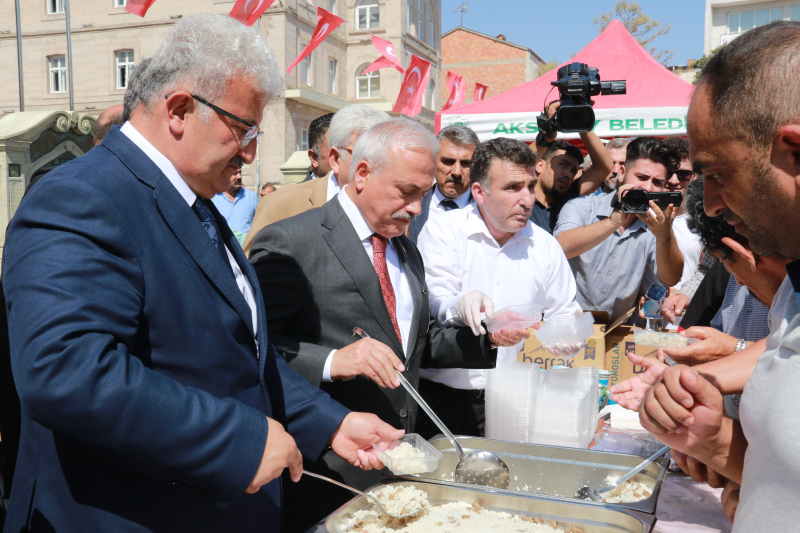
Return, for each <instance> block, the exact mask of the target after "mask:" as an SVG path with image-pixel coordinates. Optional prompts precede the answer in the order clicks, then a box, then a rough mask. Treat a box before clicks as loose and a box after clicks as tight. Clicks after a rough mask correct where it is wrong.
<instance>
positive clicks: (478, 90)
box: [473, 82, 489, 102]
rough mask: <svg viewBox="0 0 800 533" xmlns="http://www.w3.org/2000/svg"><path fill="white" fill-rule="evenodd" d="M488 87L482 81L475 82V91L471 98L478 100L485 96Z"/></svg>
mask: <svg viewBox="0 0 800 533" xmlns="http://www.w3.org/2000/svg"><path fill="white" fill-rule="evenodd" d="M488 89H489V87H487V86H486V85H484V84H482V83H478V82H475V93H474V96H473V100H474V101H475V102H480V101H481V100H483V99H484V98H486V91H487V90H488Z"/></svg>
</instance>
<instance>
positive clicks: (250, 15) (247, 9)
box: [229, 0, 275, 26]
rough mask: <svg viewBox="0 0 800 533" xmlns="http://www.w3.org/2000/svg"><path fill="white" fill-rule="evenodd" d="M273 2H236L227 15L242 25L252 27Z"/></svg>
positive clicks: (242, 0) (246, 0)
mask: <svg viewBox="0 0 800 533" xmlns="http://www.w3.org/2000/svg"><path fill="white" fill-rule="evenodd" d="M274 2H275V0H236V3H235V4H233V9H231V12H230V13H229V15H230V16H231V17H233V18H235V19H236V20H238V21H239V22H241V23H242V24H245V25H247V26H252V25H253V24H255V23H256V21H257V20H258V17H260V16H261V15H263V14H264V11H266V10H267V9H269V8H270V6H272V4H273V3H274Z"/></svg>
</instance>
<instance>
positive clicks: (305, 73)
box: [300, 45, 314, 85]
mask: <svg viewBox="0 0 800 533" xmlns="http://www.w3.org/2000/svg"><path fill="white" fill-rule="evenodd" d="M305 47H306V45H301V46H300V49H301V50H302V49H303V48H305ZM313 55H314V54H313V52H312V53H311V54H308V55H307V56H306V57H305V58H304V59H303V60H302V61H301V62H300V83H303V84H305V85H311V56H313Z"/></svg>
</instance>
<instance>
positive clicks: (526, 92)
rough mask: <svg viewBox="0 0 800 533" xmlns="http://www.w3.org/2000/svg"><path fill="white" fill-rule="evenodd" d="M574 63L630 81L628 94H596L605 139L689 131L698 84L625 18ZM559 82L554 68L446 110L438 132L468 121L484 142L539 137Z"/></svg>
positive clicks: (573, 135)
mask: <svg viewBox="0 0 800 533" xmlns="http://www.w3.org/2000/svg"><path fill="white" fill-rule="evenodd" d="M574 62H578V63H586V64H587V65H589V66H590V67H597V68H598V69H599V70H600V79H601V80H627V83H628V86H627V94H624V95H618V96H601V95H598V96H595V97H593V98H594V101H595V105H594V110H595V122H596V125H595V128H594V131H595V133H597V134H598V135H599V136H600V137H627V136H640V135H656V136H670V135H685V134H686V111H687V109H688V106H689V99H690V98H691V95H692V91H693V90H694V86H693V85H692V84H691V83H689V82H687V81H685V80H683V79H681V78H679V77H678V76H676V75H675V74H673V73H672V72H670V71H669V70H667V69H666V68H664V67H663V66H662V65H661V64H660V63H659V62H658V61H656V60H655V59H654V58H653V56H651V55H650V54H649V53H648V52H647V50H645V49H644V47H642V45H640V44H639V43H638V42H637V41H636V39H634V38H633V36H632V35H631V34H630V33H628V30H626V29H625V26H623V25H622V23H621V22H620V21H619V20H614V21H612V22H611V24H609V25H608V28H606V29H605V31H604V32H603V33H601V34H600V35H599V36H598V37H597V38H596V39H595V40H593V41H592V42H591V43H589V44H588V45H587V46H586V47H585V48H584V49H583V50H581V51H580V52H579V53H578V54H577V55H575V57H573V58H571V59H570V61H569V63H574ZM564 64H565V65H566V64H567V63H564ZM562 66H563V65H562ZM555 80H556V70H552V71H550V72H548V73H547V74H545V75H544V76H540V77H539V78H536V79H535V80H532V81H529V82H528V83H525V84H523V85H520V86H519V87H516V88H515V89H512V90H510V91H507V92H504V93H502V94H499V95H497V96H495V97H493V98H489V99H487V100H483V101H482V102H474V103H471V104H468V105H465V106H461V107H457V108H451V109H448V110H447V111H440V112H439V113H436V131H437V132H438V131H439V130H440V129H441V128H443V127H444V126H448V125H450V124H463V125H465V126H469V127H470V128H472V129H473V130H474V131H475V133H477V134H478V137H479V138H480V139H481V140H482V141H483V140H486V139H491V138H493V137H512V138H515V139H520V140H523V141H533V140H534V139H535V138H536V134H537V133H538V128H537V127H536V116H537V115H538V114H539V113H541V111H542V109H543V108H544V103H545V100H547V101H548V102H549V101H551V100H556V99H557V98H558V89H556V88H555V87H553V86H552V85H551V84H550V82H551V81H555ZM481 81H483V82H489V83H491V80H481ZM551 89H552V92H550V90H551ZM548 93H549V96H548ZM577 137H578V134H577V133H571V134H568V133H560V134H559V138H562V139H569V138H577Z"/></svg>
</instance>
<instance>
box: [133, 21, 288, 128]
mask: <svg viewBox="0 0 800 533" xmlns="http://www.w3.org/2000/svg"><path fill="white" fill-rule="evenodd" d="M146 70H147V76H145V77H143V78H142V80H141V86H140V87H139V88H138V99H139V100H140V101H141V102H143V103H144V104H145V106H146V107H147V108H148V109H152V106H153V105H154V104H155V103H156V102H157V101H159V100H160V99H163V98H164V95H166V94H169V93H170V92H173V91H176V90H187V91H191V92H192V93H195V94H198V95H199V96H202V97H203V98H205V99H207V100H209V101H210V102H216V101H220V100H222V99H224V97H225V94H226V92H227V89H228V86H229V85H230V83H231V82H233V81H234V80H237V79H241V78H247V79H248V81H249V82H250V83H252V84H253V86H254V88H255V90H256V91H259V92H262V93H264V94H266V95H267V96H268V97H269V99H273V98H275V97H276V96H278V95H279V94H280V92H281V90H282V89H283V78H282V77H281V75H280V67H279V66H278V60H277V59H276V58H275V54H274V53H273V52H272V49H271V48H270V47H269V45H268V44H267V41H266V40H265V39H264V38H263V37H261V36H260V35H259V34H258V32H256V30H254V29H253V28H248V27H247V26H245V25H244V24H242V23H241V22H239V21H238V20H236V19H233V18H231V17H228V16H225V15H212V14H209V13H200V14H197V15H191V16H189V17H186V18H185V19H182V20H180V21H179V22H178V23H177V24H175V27H174V28H172V31H170V33H169V35H168V36H167V39H166V40H165V41H164V43H163V44H162V45H161V46H160V47H159V49H158V50H157V51H156V53H155V55H154V56H153V57H152V58H151V59H150V64H149V65H148V66H147V69H146ZM134 71H135V69H134ZM132 96H135V94H134V95H132ZM209 116H210V109H209V108H208V107H207V106H200V117H201V118H202V119H203V120H208V117H209Z"/></svg>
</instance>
